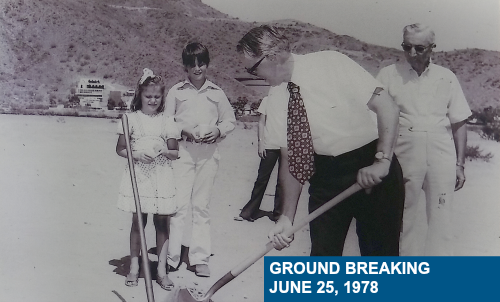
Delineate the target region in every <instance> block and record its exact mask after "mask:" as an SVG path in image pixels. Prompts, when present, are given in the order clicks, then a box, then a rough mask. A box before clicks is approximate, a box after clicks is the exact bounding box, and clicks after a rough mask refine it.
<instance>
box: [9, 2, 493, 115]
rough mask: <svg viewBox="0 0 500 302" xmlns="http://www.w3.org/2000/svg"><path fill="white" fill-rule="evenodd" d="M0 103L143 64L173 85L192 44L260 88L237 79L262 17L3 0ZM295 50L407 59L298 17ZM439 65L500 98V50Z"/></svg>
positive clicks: (54, 94)
mask: <svg viewBox="0 0 500 302" xmlns="http://www.w3.org/2000/svg"><path fill="white" fill-rule="evenodd" d="M0 3H3V7H2V11H1V13H0V26H1V29H2V30H1V32H0V66H1V69H0V105H2V104H11V103H13V104H18V105H21V106H22V105H23V104H27V103H33V102H35V103H48V101H49V99H56V100H58V102H63V101H65V100H67V98H68V95H69V90H70V88H71V87H72V86H73V85H75V83H76V82H77V81H78V79H79V78H80V77H98V78H103V79H104V80H105V81H106V83H107V84H112V85H120V86H126V87H134V85H135V83H136V80H137V78H138V77H139V76H140V72H141V70H142V68H144V67H150V68H152V69H153V70H155V71H157V72H159V73H160V74H161V75H162V76H163V77H164V79H165V82H166V85H167V86H171V85H173V84H174V83H176V82H178V81H179V80H181V79H183V78H184V71H183V67H182V65H181V62H180V54H181V51H182V47H183V46H184V45H185V44H186V43H188V42H190V41H195V40H197V41H200V42H202V43H204V44H206V45H207V46H208V47H209V49H210V52H211V71H210V77H211V78H212V79H213V80H214V81H215V82H216V83H217V84H219V85H220V86H221V87H222V88H223V89H224V90H225V91H226V93H227V94H228V96H229V98H230V99H231V100H236V99H237V98H238V97H242V96H245V97H247V98H248V99H249V100H251V101H257V100H259V99H260V98H262V97H263V95H262V92H259V91H257V90H254V89H252V88H251V87H246V86H244V85H242V84H241V83H239V82H238V81H236V80H235V78H237V77H247V76H248V75H246V74H244V72H243V70H242V68H241V66H240V65H239V61H238V57H237V54H236V51H235V45H236V43H237V41H238V40H239V39H240V38H241V37H242V35H243V34H244V33H245V32H247V31H248V30H249V29H250V28H251V27H253V26H256V25H258V24H257V23H255V22H254V23H249V22H243V21H240V20H238V19H236V18H232V17H230V16H228V15H226V14H223V13H221V12H218V11H216V10H215V9H213V8H211V7H209V6H207V5H205V4H203V3H202V2H201V1H200V0H168V1H165V0H100V1H98V0H86V1H83V0H1V2H0ZM273 24H274V25H276V26H278V27H281V28H283V30H284V31H285V33H286V35H287V36H288V37H289V38H290V40H291V41H292V43H293V50H294V51H295V52H297V53H307V52H312V51H317V50H325V49H331V50H337V51H340V52H342V53H345V54H347V55H348V56H350V57H351V58H352V59H354V60H355V61H357V62H358V63H359V64H361V65H362V66H363V67H364V68H366V69H367V70H368V71H369V72H370V73H372V74H376V73H377V72H378V70H379V69H380V68H381V67H383V66H386V65H389V64H391V63H394V62H395V61H397V60H399V59H403V54H402V52H401V51H399V50H396V49H390V48H386V47H381V46H376V45H370V44H367V43H364V42H361V41H358V40H356V39H354V38H352V37H349V36H341V35H336V34H334V33H332V32H330V31H328V30H325V29H322V28H318V27H315V26H313V25H310V24H305V23H301V22H298V21H294V20H283V21H276V22H274V23H273ZM434 62H436V63H437V64H440V65H443V66H446V67H448V68H450V69H451V70H453V71H454V72H455V73H456V74H457V75H458V77H459V79H460V81H461V83H462V85H463V88H464V91H465V93H466V96H467V98H468V100H469V103H470V104H471V107H473V108H474V109H479V108H482V107H485V106H494V107H496V106H499V105H500V97H499V96H500V53H498V52H493V51H485V50H479V49H466V50H456V51H452V52H437V53H436V54H435V55H434Z"/></svg>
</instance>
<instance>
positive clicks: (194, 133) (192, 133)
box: [182, 127, 200, 143]
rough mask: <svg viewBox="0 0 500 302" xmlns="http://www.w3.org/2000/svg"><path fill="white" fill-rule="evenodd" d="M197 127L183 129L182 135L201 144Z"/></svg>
mask: <svg viewBox="0 0 500 302" xmlns="http://www.w3.org/2000/svg"><path fill="white" fill-rule="evenodd" d="M196 128H197V127H188V128H184V129H182V134H183V135H185V136H187V137H188V138H189V139H191V140H193V141H195V142H197V143H198V142H200V136H199V131H198V129H196Z"/></svg>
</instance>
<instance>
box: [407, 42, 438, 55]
mask: <svg viewBox="0 0 500 302" xmlns="http://www.w3.org/2000/svg"><path fill="white" fill-rule="evenodd" d="M401 47H403V50H404V51H406V52H410V51H411V49H412V48H415V52H416V53H423V52H424V51H426V50H427V49H428V48H431V47H432V48H434V47H436V44H431V45H428V46H424V45H411V44H406V43H405V42H403V43H401Z"/></svg>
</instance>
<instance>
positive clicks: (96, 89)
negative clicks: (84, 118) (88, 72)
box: [76, 78, 105, 109]
mask: <svg viewBox="0 0 500 302" xmlns="http://www.w3.org/2000/svg"><path fill="white" fill-rule="evenodd" d="M104 90H105V86H104V83H101V80H99V79H83V78H82V79H80V81H79V82H78V87H77V89H76V95H77V96H78V98H79V99H80V106H88V107H91V108H95V109H101V108H103V104H104V102H103V100H104ZM104 107H105V105H104Z"/></svg>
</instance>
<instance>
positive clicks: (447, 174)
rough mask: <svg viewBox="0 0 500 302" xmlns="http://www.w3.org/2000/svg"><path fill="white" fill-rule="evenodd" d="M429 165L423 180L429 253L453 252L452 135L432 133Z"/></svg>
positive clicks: (453, 155) (453, 186)
mask: <svg viewBox="0 0 500 302" xmlns="http://www.w3.org/2000/svg"><path fill="white" fill-rule="evenodd" d="M429 146H430V149H431V150H432V151H430V152H429V162H430V165H429V169H428V172H427V177H426V179H425V182H424V191H425V195H426V201H427V203H426V210H427V223H428V230H427V238H426V242H425V255H426V256H453V242H452V239H453V225H452V205H453V192H454V190H455V179H456V170H455V169H456V167H455V162H456V155H455V147H454V145H453V142H452V141H451V138H450V137H449V136H448V135H446V134H443V135H440V134H430V135H429Z"/></svg>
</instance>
